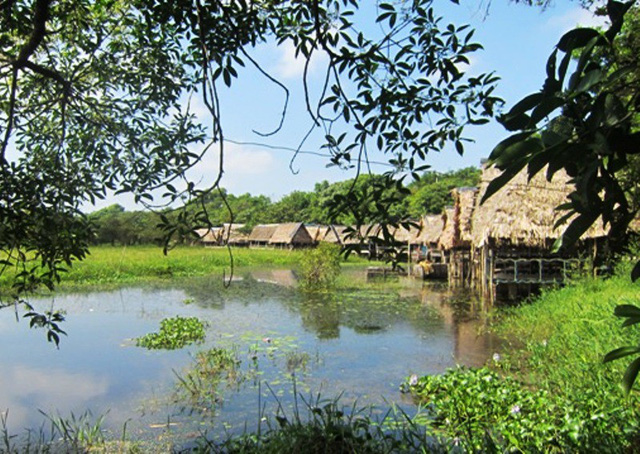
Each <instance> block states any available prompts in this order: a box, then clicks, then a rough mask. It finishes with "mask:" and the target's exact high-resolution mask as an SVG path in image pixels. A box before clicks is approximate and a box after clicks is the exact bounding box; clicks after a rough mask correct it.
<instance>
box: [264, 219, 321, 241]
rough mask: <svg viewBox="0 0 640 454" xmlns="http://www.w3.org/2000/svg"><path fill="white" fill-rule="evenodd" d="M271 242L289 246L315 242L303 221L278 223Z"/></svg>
mask: <svg viewBox="0 0 640 454" xmlns="http://www.w3.org/2000/svg"><path fill="white" fill-rule="evenodd" d="M269 244H270V245H273V246H288V247H298V246H310V245H312V244H313V239H312V238H311V236H310V235H309V232H308V231H307V229H306V228H305V226H304V224H303V223H302V222H288V223H285V224H278V227H277V228H276V230H275V232H273V235H272V236H271V239H270V240H269Z"/></svg>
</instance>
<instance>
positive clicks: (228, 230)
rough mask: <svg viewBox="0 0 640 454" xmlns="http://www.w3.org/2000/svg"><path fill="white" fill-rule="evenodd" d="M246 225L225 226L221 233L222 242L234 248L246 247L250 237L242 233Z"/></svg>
mask: <svg viewBox="0 0 640 454" xmlns="http://www.w3.org/2000/svg"><path fill="white" fill-rule="evenodd" d="M243 227H244V224H223V225H222V229H221V232H220V242H221V243H222V244H231V245H234V246H246V245H247V244H248V243H249V235H248V234H246V233H244V232H243V231H242V228H243Z"/></svg>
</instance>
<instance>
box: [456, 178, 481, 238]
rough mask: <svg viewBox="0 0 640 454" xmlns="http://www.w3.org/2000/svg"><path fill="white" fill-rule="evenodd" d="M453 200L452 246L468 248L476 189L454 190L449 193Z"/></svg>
mask: <svg viewBox="0 0 640 454" xmlns="http://www.w3.org/2000/svg"><path fill="white" fill-rule="evenodd" d="M451 193H452V195H453V200H454V209H455V212H454V221H453V222H454V227H455V229H454V230H455V237H454V244H455V246H456V247H469V246H471V242H472V233H471V230H472V226H471V224H472V219H473V211H474V208H475V203H476V197H477V194H478V188H456V189H454V190H453V191H451Z"/></svg>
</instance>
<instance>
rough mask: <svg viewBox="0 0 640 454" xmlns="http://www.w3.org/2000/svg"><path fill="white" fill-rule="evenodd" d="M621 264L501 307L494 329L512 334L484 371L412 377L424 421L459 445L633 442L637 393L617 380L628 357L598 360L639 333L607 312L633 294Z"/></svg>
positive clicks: (606, 448) (548, 448)
mask: <svg viewBox="0 0 640 454" xmlns="http://www.w3.org/2000/svg"><path fill="white" fill-rule="evenodd" d="M629 272H630V268H629V267H628V266H621V267H620V269H619V270H618V271H617V273H616V275H615V276H613V277H612V278H610V279H594V278H584V279H581V280H578V281H575V282H572V283H570V284H569V285H567V286H566V287H564V288H561V289H554V290H549V291H546V292H544V293H543V294H542V295H541V296H539V297H538V298H536V299H535V300H533V301H531V302H530V304H523V305H521V306H519V307H516V308H512V309H508V310H506V311H504V312H502V313H501V314H500V315H499V318H498V321H497V322H496V324H495V326H494V328H493V329H494V330H495V331H496V332H497V333H499V334H501V335H502V336H503V337H504V338H506V339H512V343H511V347H510V348H509V349H507V351H506V352H503V353H502V354H501V355H497V356H496V357H495V360H494V361H493V364H492V365H491V366H492V367H491V369H492V370H489V369H486V368H485V369H480V370H467V369H456V370H452V371H449V372H448V373H447V374H445V375H443V376H439V377H429V376H427V377H422V378H420V379H419V380H417V383H416V380H415V379H414V383H413V386H410V387H409V388H410V389H411V391H412V392H413V393H414V395H415V396H416V397H417V399H418V400H419V401H420V402H423V403H425V404H427V403H428V406H429V410H430V413H431V415H430V417H429V418H427V420H426V421H424V422H425V424H428V425H430V426H431V427H432V428H433V429H434V430H435V431H436V433H439V434H442V435H444V436H446V437H448V438H449V439H456V440H459V442H460V443H461V444H462V445H463V446H465V447H466V450H492V449H494V448H495V449H497V450H498V451H524V452H530V451H531V452H540V451H545V452H566V451H579V452H625V451H635V450H637V449H638V448H639V447H640V444H639V443H638V442H639V440H640V425H639V421H640V419H639V417H640V407H639V405H638V404H639V403H640V399H639V394H638V391H637V389H636V390H635V391H632V393H631V395H629V396H628V397H627V396H626V395H625V393H624V391H623V390H622V388H621V382H622V377H623V374H624V371H625V368H626V366H627V365H628V363H629V361H630V360H631V359H629V358H628V359H626V360H618V361H614V362H612V363H607V364H603V362H602V359H603V357H604V355H605V354H606V353H607V352H609V351H611V350H613V349H614V348H616V347H620V346H624V345H637V344H638V341H639V340H640V329H638V328H637V327H632V328H624V329H621V321H620V320H619V319H617V318H616V317H614V315H613V310H614V308H615V306H616V305H618V304H624V303H631V304H633V303H636V304H637V302H638V296H639V295H640V293H639V292H638V290H639V289H640V287H639V286H638V284H633V283H632V282H631V279H630V277H629ZM496 372H497V373H496Z"/></svg>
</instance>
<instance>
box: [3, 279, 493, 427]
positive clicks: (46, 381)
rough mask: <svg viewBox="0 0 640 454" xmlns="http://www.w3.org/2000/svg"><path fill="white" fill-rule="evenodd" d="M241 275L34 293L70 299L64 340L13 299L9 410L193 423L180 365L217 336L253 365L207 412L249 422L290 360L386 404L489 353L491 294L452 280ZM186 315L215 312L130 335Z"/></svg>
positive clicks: (16, 423)
mask: <svg viewBox="0 0 640 454" xmlns="http://www.w3.org/2000/svg"><path fill="white" fill-rule="evenodd" d="M239 278H240V279H239V280H238V281H237V282H234V284H233V286H232V287H231V288H230V289H227V288H225V287H224V285H223V283H222V279H220V278H211V277H206V278H198V279H190V280H183V281H177V282H176V281H174V282H172V283H170V284H163V285H153V286H146V287H136V288H123V289H120V290H115V291H108V292H92V293H85V294H80V293H74V294H61V295H57V296H56V297H55V298H44V299H40V300H35V301H33V304H34V305H35V306H37V307H38V308H39V309H43V308H44V309H49V308H50V307H51V306H52V304H53V305H54V306H55V308H57V309H62V310H64V311H66V313H67V319H68V321H67V322H66V325H65V327H64V329H65V330H66V331H68V332H69V337H68V338H63V340H62V344H61V349H60V350H55V349H54V348H53V347H52V345H50V344H47V343H46V342H44V341H43V339H42V334H41V333H34V332H32V331H30V330H29V328H28V324H27V323H26V322H21V323H19V324H17V323H15V320H14V319H13V312H11V311H10V310H2V311H0V327H1V328H2V329H1V330H0V343H1V344H2V345H3V346H4V348H3V349H2V350H1V351H0V361H1V362H2V364H3V374H2V375H0V411H4V410H6V409H7V408H8V409H9V411H10V413H9V415H10V416H9V424H10V428H11V429H12V430H14V431H15V430H20V429H22V428H24V427H31V428H34V427H39V425H40V424H41V422H42V417H41V415H40V414H39V413H38V412H37V409H40V408H41V409H43V410H46V411H54V410H59V411H60V412H62V413H64V412H67V411H74V412H76V413H80V412H83V411H84V410H87V409H90V410H92V411H93V413H94V414H102V413H104V412H106V411H107V410H110V413H109V418H108V420H107V421H108V422H109V423H110V424H111V426H112V427H113V429H114V430H115V431H118V430H119V429H121V427H122V424H123V423H124V421H127V420H128V419H132V420H133V421H132V422H130V423H129V426H128V427H129V429H128V430H129V431H130V433H140V434H142V435H141V436H145V430H146V431H148V430H149V428H150V427H156V426H157V424H158V423H161V422H162V421H167V420H171V421H172V422H174V423H175V424H182V425H183V426H184V427H186V426H187V425H188V423H189V421H190V420H191V419H192V418H193V416H192V415H191V416H189V417H186V416H182V419H181V415H180V411H179V410H180V408H181V405H182V407H184V404H183V403H182V404H180V403H178V404H176V403H175V402H174V401H173V396H174V394H175V388H176V378H175V374H176V373H182V372H183V371H184V370H185V369H186V368H188V367H189V365H190V364H191V363H192V357H193V356H195V354H196V352H197V351H198V350H203V349H207V348H211V347H219V348H232V349H234V351H236V352H237V354H238V358H239V359H240V360H241V366H240V367H242V368H243V369H242V370H243V373H247V377H251V378H250V379H247V380H245V381H243V382H242V386H233V387H230V388H225V389H223V390H222V391H221V392H222V393H223V395H222V396H221V399H220V402H223V405H222V406H221V407H220V408H215V409H214V410H212V411H209V412H208V413H207V418H209V419H208V420H207V423H206V424H207V425H214V426H215V427H220V428H221V430H222V428H223V427H224V426H222V427H221V426H220V424H219V423H216V424H213V423H212V422H211V420H210V418H215V419H216V421H218V422H225V423H230V424H231V423H233V424H235V425H237V426H238V427H242V426H243V424H244V422H245V421H246V420H247V419H251V420H253V421H257V415H256V400H257V393H258V391H257V384H258V383H259V382H265V381H266V382H268V383H269V384H270V386H271V389H272V390H273V393H274V394H275V395H277V396H278V398H279V399H282V402H283V403H286V402H287V399H289V397H287V396H290V389H291V372H292V371H295V372H296V380H298V385H299V389H301V390H306V391H309V392H317V391H320V390H321V391H322V393H323V395H325V396H335V395H338V394H339V393H341V392H343V391H344V392H345V393H344V400H345V402H349V401H352V400H356V399H358V402H359V404H361V405H366V404H368V403H373V404H377V405H382V406H384V405H387V402H388V401H401V399H403V396H402V395H400V394H399V392H398V386H399V384H400V383H401V382H402V380H403V379H404V378H405V377H407V376H408V375H410V374H414V373H415V374H425V373H440V372H443V371H444V370H445V369H446V368H448V367H452V366H453V365H455V364H456V363H464V364H469V365H478V364H481V363H482V362H483V361H485V360H486V358H488V357H489V356H490V355H491V354H492V353H493V352H494V349H495V348H496V346H495V344H494V342H495V341H494V340H493V339H492V338H491V337H489V336H487V335H481V334H479V332H478V327H479V325H478V322H477V321H476V317H475V315H476V314H477V313H479V312H481V310H482V308H481V306H479V305H478V303H477V302H473V300H472V298H471V297H470V295H464V294H454V293H452V292H451V291H449V290H448V289H447V288H446V287H441V286H426V287H423V286H422V285H421V283H420V282H418V281H406V282H404V281H402V280H401V281H398V282H394V283H391V284H388V285H383V284H365V282H364V273H361V275H360V274H358V275H356V274H354V275H353V276H350V279H349V281H350V282H352V287H351V288H347V289H343V290H340V291H338V292H333V293H327V294H322V295H303V294H300V293H299V292H297V291H296V290H295V288H294V286H293V285H292V283H293V282H294V280H293V279H294V278H295V276H294V275H293V274H292V272H291V271H290V270H284V271H274V270H254V271H251V272H245V273H240V274H239ZM175 315H183V316H197V317H200V318H201V319H204V320H206V321H207V322H208V323H209V329H208V333H207V341H206V343H205V344H204V345H200V346H192V347H190V348H187V349H184V350H179V351H172V352H164V351H153V352H151V351H147V350H144V349H140V348H137V347H135V346H134V342H133V341H132V339H133V338H135V337H138V336H141V335H144V334H146V333H148V332H151V331H156V330H157V327H158V324H159V322H160V320H162V319H163V318H165V317H169V316H175ZM265 339H267V340H268V341H266V340H265ZM252 368H253V369H252ZM262 392H263V393H264V396H263V398H264V399H267V400H268V399H269V398H271V399H272V400H273V397H274V396H273V395H271V396H270V395H269V393H268V392H267V391H266V390H265V388H263V389H262ZM192 430H193V428H192ZM225 430H226V429H225Z"/></svg>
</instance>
